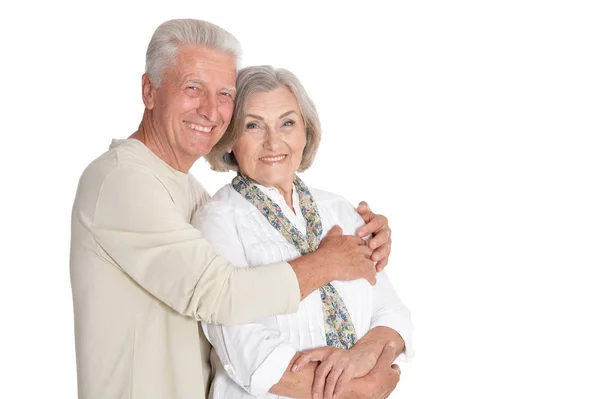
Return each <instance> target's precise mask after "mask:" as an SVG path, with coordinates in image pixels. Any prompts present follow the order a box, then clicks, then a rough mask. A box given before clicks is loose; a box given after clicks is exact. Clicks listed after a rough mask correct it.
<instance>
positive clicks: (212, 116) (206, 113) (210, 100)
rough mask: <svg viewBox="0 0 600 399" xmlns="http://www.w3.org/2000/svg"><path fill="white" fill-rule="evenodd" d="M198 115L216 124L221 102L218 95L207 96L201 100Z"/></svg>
mask: <svg viewBox="0 0 600 399" xmlns="http://www.w3.org/2000/svg"><path fill="white" fill-rule="evenodd" d="M198 114H200V115H201V116H203V117H205V118H206V119H208V120H209V121H211V122H216V120H217V115H218V114H219V102H218V101H217V96H216V95H211V94H209V95H206V96H204V97H203V98H202V99H201V100H200V105H199V107H198Z"/></svg>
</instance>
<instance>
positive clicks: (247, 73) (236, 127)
mask: <svg viewBox="0 0 600 399" xmlns="http://www.w3.org/2000/svg"><path fill="white" fill-rule="evenodd" d="M279 87H286V88H287V89H289V90H290V91H291V92H292V94H293V95H294V97H296V101H297V102H298V108H300V113H301V114H302V119H303V120H304V127H305V129H306V146H305V147H304V151H303V153H302V161H301V162H300V166H299V167H298V171H299V172H303V171H305V170H306V169H308V168H309V167H310V165H312V163H313V161H314V159H315V156H316V155H317V149H318V148H319V144H320V143H321V122H320V121H319V114H318V113H317V108H316V107H315V104H314V103H313V102H312V100H311V99H310V97H309V96H308V93H307V92H306V90H305V89H304V87H303V86H302V84H301V83H300V80H298V78H297V77H296V75H294V74H293V73H291V72H290V71H288V70H287V69H282V68H279V69H276V68H273V67H272V66H270V65H261V66H251V67H246V68H243V69H241V70H240V71H239V73H238V77H237V83H236V90H237V93H236V96H235V107H234V109H233V116H232V118H231V123H230V124H229V127H228V128H227V130H226V131H225V134H224V135H223V137H221V139H220V140H219V142H218V143H217V144H216V145H215V146H214V147H213V149H212V150H211V151H210V152H209V153H208V154H206V155H205V156H204V158H205V159H206V160H207V161H208V163H209V164H210V166H211V168H212V169H213V170H216V171H218V172H226V171H228V170H237V168H238V163H237V160H236V159H235V155H234V154H233V153H232V152H229V151H230V150H231V147H232V146H233V145H234V144H235V142H236V141H237V139H238V138H239V137H240V136H241V135H242V134H243V133H244V130H245V123H244V122H245V118H246V115H245V114H246V107H247V105H248V101H250V98H251V97H252V95H253V94H255V93H264V92H270V91H273V90H275V89H277V88H279Z"/></svg>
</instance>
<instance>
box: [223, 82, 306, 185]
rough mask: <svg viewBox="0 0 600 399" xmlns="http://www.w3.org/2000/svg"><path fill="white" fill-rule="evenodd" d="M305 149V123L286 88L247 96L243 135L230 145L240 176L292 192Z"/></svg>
mask: <svg viewBox="0 0 600 399" xmlns="http://www.w3.org/2000/svg"><path fill="white" fill-rule="evenodd" d="M305 146H306V130H305V127H304V121H303V120H302V116H301V114H300V109H299V108H298V103H297V101H296V97H295V96H294V95H293V94H292V92H291V91H290V90H289V89H288V88H286V87H283V86H280V87H279V88H277V89H275V90H273V91H269V92H259V93H255V94H253V95H252V96H251V97H250V100H249V101H248V105H247V106H246V110H245V120H244V132H243V133H242V135H241V136H240V138H239V139H238V141H236V143H235V145H234V146H233V154H234V155H235V158H236V159H237V162H238V165H239V169H240V170H241V171H242V173H244V174H245V175H246V176H248V177H249V178H250V179H251V180H253V181H255V182H256V183H258V184H261V185H263V186H267V187H276V188H279V189H280V190H285V191H288V190H291V188H292V183H293V181H294V174H295V173H296V171H297V170H298V167H299V166H300V162H301V161H302V152H303V151H304V147H305Z"/></svg>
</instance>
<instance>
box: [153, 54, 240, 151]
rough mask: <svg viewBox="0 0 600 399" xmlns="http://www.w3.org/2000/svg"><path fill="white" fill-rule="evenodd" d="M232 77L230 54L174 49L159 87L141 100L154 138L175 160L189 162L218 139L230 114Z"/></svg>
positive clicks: (232, 59) (207, 149) (231, 108)
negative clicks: (151, 123)
mask: <svg viewBox="0 0 600 399" xmlns="http://www.w3.org/2000/svg"><path fill="white" fill-rule="evenodd" d="M235 77H236V69H235V59H234V58H233V57H232V56H231V55H228V54H225V53H222V52H219V51H217V50H214V49H211V48H207V47H199V46H195V45H185V46H182V47H180V48H179V50H178V52H177V57H176V60H175V62H174V63H173V64H172V65H170V66H169V67H168V68H167V69H166V70H165V71H164V74H163V79H162V82H161V85H160V87H159V88H152V89H151V96H150V98H149V100H148V99H147V98H145V100H146V101H145V104H146V108H148V109H151V110H152V121H153V125H154V129H155V130H156V133H158V134H159V137H161V138H162V139H163V140H166V143H165V144H167V145H168V146H169V147H170V150H171V151H172V152H173V155H174V156H175V157H176V158H177V159H180V160H182V161H191V162H192V163H193V162H195V161H196V160H197V159H198V158H200V157H201V156H203V155H205V154H206V153H208V152H209V151H210V150H211V149H212V147H213V146H214V145H215V144H216V143H217V141H219V139H220V138H221V136H223V134H224V133H225V130H226V129H227V126H228V125H229V122H230V120H231V115H232V113H233V101H234V97H235ZM146 97H147V96H146Z"/></svg>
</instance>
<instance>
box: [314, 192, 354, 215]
mask: <svg viewBox="0 0 600 399" xmlns="http://www.w3.org/2000/svg"><path fill="white" fill-rule="evenodd" d="M308 189H309V191H310V193H311V194H312V196H313V198H314V199H315V201H316V202H317V205H326V206H332V207H339V208H350V209H353V210H354V207H353V206H352V204H351V203H350V201H348V200H347V199H346V198H344V197H342V196H341V195H339V194H335V193H332V192H330V191H326V190H321V189H318V188H314V187H309V188H308Z"/></svg>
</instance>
